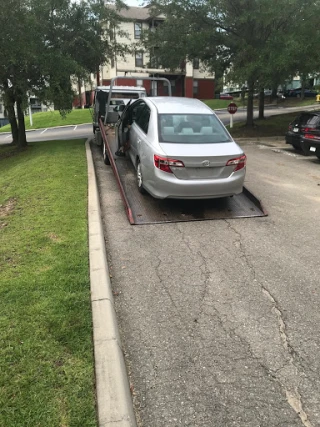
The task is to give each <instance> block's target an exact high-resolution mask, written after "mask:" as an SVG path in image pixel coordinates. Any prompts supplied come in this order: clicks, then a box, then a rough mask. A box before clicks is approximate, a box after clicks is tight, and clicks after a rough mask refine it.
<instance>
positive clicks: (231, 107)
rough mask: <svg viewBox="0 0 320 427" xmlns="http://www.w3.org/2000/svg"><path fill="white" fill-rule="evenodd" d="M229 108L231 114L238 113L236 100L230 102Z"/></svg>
mask: <svg viewBox="0 0 320 427" xmlns="http://www.w3.org/2000/svg"><path fill="white" fill-rule="evenodd" d="M227 110H228V112H229V113H230V114H234V113H236V112H237V110H238V107H237V105H236V104H235V103H234V102H230V104H229V105H228V108H227Z"/></svg>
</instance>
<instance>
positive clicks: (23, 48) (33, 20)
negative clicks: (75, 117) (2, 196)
mask: <svg viewBox="0 0 320 427" xmlns="http://www.w3.org/2000/svg"><path fill="white" fill-rule="evenodd" d="M118 3H119V4H120V5H122V6H123V3H122V2H118ZM0 8H1V15H0V26H1V28H2V31H1V33H0V45H1V50H0V90H1V91H2V92H3V93H4V100H5V107H6V110H7V112H8V116H9V120H10V123H11V126H12V135H13V142H14V143H15V144H18V145H19V147H25V146H26V145H27V140H26V134H25V124H24V110H25V108H26V106H27V101H28V96H29V94H34V95H36V96H37V97H38V98H39V99H40V100H41V101H42V102H48V103H54V105H55V108H58V109H59V110H61V111H62V112H63V111H68V110H70V108H71V105H72V99H73V96H74V94H73V90H72V86H71V79H70V78H71V76H73V75H75V76H77V77H78V78H84V77H85V76H87V75H88V74H90V73H92V72H97V70H98V67H99V65H100V64H102V63H104V62H107V61H108V57H109V56H110V55H111V54H112V52H113V49H114V46H113V44H112V41H111V42H110V41H109V40H110V37H109V32H110V31H111V30H110V29H111V28H115V27H117V25H118V23H119V18H118V17H117V14H116V11H114V10H110V9H109V8H106V7H105V4H104V2H103V0H87V1H85V0H82V1H81V2H80V3H75V2H72V1H71V0H0ZM14 107H15V108H14ZM15 111H16V113H15Z"/></svg>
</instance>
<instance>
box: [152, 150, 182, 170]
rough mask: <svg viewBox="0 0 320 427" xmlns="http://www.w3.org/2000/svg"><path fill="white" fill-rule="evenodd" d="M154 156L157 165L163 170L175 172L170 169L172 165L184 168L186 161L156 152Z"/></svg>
mask: <svg viewBox="0 0 320 427" xmlns="http://www.w3.org/2000/svg"><path fill="white" fill-rule="evenodd" d="M153 158H154V165H155V167H156V168H158V169H160V170H162V171H163V172H168V173H173V172H172V170H171V169H170V166H173V167H176V168H184V163H183V162H181V160H175V159H168V158H167V157H160V156H157V155H156V154H155V155H154V156H153Z"/></svg>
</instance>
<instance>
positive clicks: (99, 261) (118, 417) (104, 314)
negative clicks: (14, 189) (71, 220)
mask: <svg viewBox="0 0 320 427" xmlns="http://www.w3.org/2000/svg"><path fill="white" fill-rule="evenodd" d="M89 141H90V139H88V140H87V141H86V155H87V164H88V224H89V262H90V285H91V306H92V321H93V345H94V360H95V376H96V394H97V414H98V422H99V427H107V426H110V425H112V426H113V427H136V425H137V424H136V419H135V415H134V411H133V403H132V398H131V393H130V387H129V381H128V375H127V370H126V366H125V362H124V356H123V352H122V347H121V341H120V335H119V330H118V324H117V318H116V313H115V309H114V303H113V296H112V289H111V282H110V276H109V269H108V264H107V257H106V249H105V241H104V235H103V227H102V220H101V211H100V202H99V193H98V187H97V182H96V175H95V170H94V165H93V159H92V153H91V149H90V144H89Z"/></svg>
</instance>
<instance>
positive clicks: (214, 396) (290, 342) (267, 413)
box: [93, 142, 320, 427]
mask: <svg viewBox="0 0 320 427" xmlns="http://www.w3.org/2000/svg"><path fill="white" fill-rule="evenodd" d="M242 145H243V148H244V151H245V152H246V154H247V156H248V167H247V177H246V185H247V187H248V188H249V189H250V190H251V191H253V192H254V193H255V194H256V195H257V196H258V197H259V198H261V199H262V201H263V203H264V205H265V207H266V208H267V210H268V212H269V216H268V217H264V218H251V219H232V220H216V221H203V222H188V223H175V224H157V225H143V226H131V225H129V223H128V221H127V218H126V215H125V211H124V208H123V205H122V201H121V198H120V193H119V192H118V188H117V184H116V182H115V179H114V177H113V173H112V170H111V169H110V167H106V166H104V164H103V162H102V159H101V156H100V154H99V152H98V149H96V148H94V150H93V154H94V161H95V167H96V172H97V178H98V185H99V189H100V197H101V209H102V216H103V221H104V227H105V238H106V247H107V252H108V262H109V267H110V273H111V276H112V278H111V280H112V286H113V291H114V295H115V304H116V310H117V316H118V321H119V326H120V331H121V335H122V343H123V350H124V354H125V358H126V362H127V367H128V372H129V376H130V382H131V385H132V390H133V401H134V406H135V411H136V415H137V422H138V425H139V426H141V427H168V426H190V427H204V426H206V427H207V426H208V427H231V426H232V427H234V426H239V427H240V426H241V427H262V426H264V427H276V426H279V427H280V426H281V427H296V426H302V427H303V426H306V427H318V426H320V398H319V396H320V375H319V373H320V357H319V349H320V332H319V320H320V310H319V306H320V289H319V282H320V281H319V278H318V271H319V264H320V261H319V256H317V254H318V253H319V249H320V239H319V238H318V237H319V234H320V232H319V231H318V230H319V228H318V221H319V219H318V218H319V207H320V203H319V202H320V162H319V161H318V160H317V159H316V158H315V157H308V158H305V157H302V156H300V155H299V154H296V153H295V152H293V150H291V149H290V148H288V147H286V146H285V145H284V144H283V143H282V142H274V143H273V144H269V146H266V145H264V144H263V143H261V142H259V144H252V143H248V144H242ZM195 203H196V202H195Z"/></svg>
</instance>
